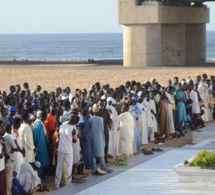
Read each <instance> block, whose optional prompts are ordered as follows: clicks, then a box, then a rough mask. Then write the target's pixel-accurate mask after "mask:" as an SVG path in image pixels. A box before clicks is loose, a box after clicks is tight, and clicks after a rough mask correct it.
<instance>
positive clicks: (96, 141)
mask: <svg viewBox="0 0 215 195" xmlns="http://www.w3.org/2000/svg"><path fill="white" fill-rule="evenodd" d="M89 124H90V129H91V145H92V153H93V156H96V157H101V156H104V147H105V138H104V123H103V118H102V117H99V116H93V117H91V118H90V119H89Z"/></svg>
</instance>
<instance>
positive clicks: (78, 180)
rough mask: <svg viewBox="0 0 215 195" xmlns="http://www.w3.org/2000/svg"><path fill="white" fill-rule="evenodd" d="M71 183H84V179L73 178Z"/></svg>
mask: <svg viewBox="0 0 215 195" xmlns="http://www.w3.org/2000/svg"><path fill="white" fill-rule="evenodd" d="M72 183H86V180H85V179H79V178H74V179H72Z"/></svg>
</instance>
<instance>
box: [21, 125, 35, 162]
mask: <svg viewBox="0 0 215 195" xmlns="http://www.w3.org/2000/svg"><path fill="white" fill-rule="evenodd" d="M19 134H20V137H21V141H22V145H23V147H24V148H25V152H26V153H25V162H34V161H35V157H34V148H35V146H34V141H33V133H32V129H31V127H30V125H29V124H27V123H22V124H21V126H20V128H19Z"/></svg>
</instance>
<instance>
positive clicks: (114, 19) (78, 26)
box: [0, 0, 215, 33]
mask: <svg viewBox="0 0 215 195" xmlns="http://www.w3.org/2000/svg"><path fill="white" fill-rule="evenodd" d="M0 3H1V5H0V33H103V32H104V33H105V32H122V26H121V25H119V24H118V0H0ZM207 4H208V5H209V7H210V8H211V19H210V20H211V23H210V24H208V26H207V29H208V30H215V2H214V3H207Z"/></svg>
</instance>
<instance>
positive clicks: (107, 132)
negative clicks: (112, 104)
mask: <svg viewBox="0 0 215 195" xmlns="http://www.w3.org/2000/svg"><path fill="white" fill-rule="evenodd" d="M104 133H105V151H104V152H105V161H106V160H107V156H108V144H109V131H108V127H106V128H105V131H104Z"/></svg>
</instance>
